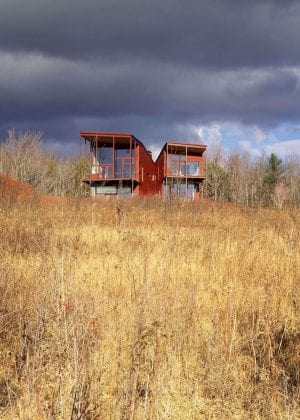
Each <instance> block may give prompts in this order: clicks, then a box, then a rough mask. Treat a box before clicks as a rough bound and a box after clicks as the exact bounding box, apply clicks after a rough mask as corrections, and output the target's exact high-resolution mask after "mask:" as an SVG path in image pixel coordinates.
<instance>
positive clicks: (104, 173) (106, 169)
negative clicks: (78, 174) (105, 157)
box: [86, 158, 136, 180]
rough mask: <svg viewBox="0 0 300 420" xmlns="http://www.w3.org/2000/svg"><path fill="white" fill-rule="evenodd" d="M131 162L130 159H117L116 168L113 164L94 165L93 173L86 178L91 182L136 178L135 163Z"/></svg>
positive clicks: (92, 167)
mask: <svg viewBox="0 0 300 420" xmlns="http://www.w3.org/2000/svg"><path fill="white" fill-rule="evenodd" d="M130 160H131V159H130V158H122V159H116V160H115V165H114V166H113V165H112V164H97V165H92V166H91V172H90V174H88V175H87V177H86V178H87V179H91V180H105V179H106V180H110V179H111V180H113V179H132V178H135V177H136V176H135V175H136V174H135V163H131V162H130Z"/></svg>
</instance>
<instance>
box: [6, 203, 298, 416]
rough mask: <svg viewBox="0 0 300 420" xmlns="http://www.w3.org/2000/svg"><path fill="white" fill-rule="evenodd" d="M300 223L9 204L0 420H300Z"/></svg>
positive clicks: (173, 211) (280, 214)
mask: <svg viewBox="0 0 300 420" xmlns="http://www.w3.org/2000/svg"><path fill="white" fill-rule="evenodd" d="M299 285H300V212H299V211H296V210H289V209H285V210H276V211H275V210H250V209H235V208H232V207H229V208H226V207H219V208H214V207H212V206H208V207H207V206H206V208H203V207H201V206H200V207H197V206H194V205H192V204H179V203H173V204H170V203H163V202H158V201H155V200H154V201H152V200H150V201H149V200H148V201H143V200H142V201H134V200H128V201H104V202H103V201H94V202H93V201H91V200H89V199H85V200H83V199H82V200H66V201H62V200H60V201H58V202H55V200H50V201H49V202H47V201H45V200H43V201H41V200H39V199H38V198H36V197H35V198H34V199H32V200H30V201H29V202H27V203H26V202H25V201H24V202H23V203H20V202H19V203H12V202H11V200H10V201H7V202H6V201H5V200H2V203H1V205H0V334H1V335H0V418H1V419H249V418H251V419H252V418H253V419H258V418H262V419H278V418H279V419H296V418H299V417H300V411H299V399H300V376H299V372H300V288H299Z"/></svg>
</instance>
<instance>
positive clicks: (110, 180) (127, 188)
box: [80, 132, 206, 200]
mask: <svg viewBox="0 0 300 420" xmlns="http://www.w3.org/2000/svg"><path fill="white" fill-rule="evenodd" d="M80 140H81V142H80V144H81V149H82V141H83V142H84V147H85V153H86V151H87V150H86V149H87V145H88V154H89V160H90V165H91V170H90V172H89V174H87V175H86V176H85V177H84V179H83V182H85V183H87V184H89V185H90V187H91V194H92V196H103V195H104V196H107V195H120V196H126V195H159V196H162V197H180V198H187V199H195V200H196V199H197V198H198V197H199V191H200V185H201V183H202V182H203V181H204V179H205V178H206V166H205V157H204V156H203V154H204V152H205V150H206V146H204V145H200V144H189V143H183V142H173V141H169V142H167V143H166V144H165V145H164V147H163V148H162V150H161V152H160V154H159V156H158V158H157V159H156V161H155V162H154V161H153V159H152V153H151V152H150V151H149V150H147V149H146V148H145V146H144V145H143V143H142V142H141V141H140V140H138V139H137V138H136V137H135V136H134V135H132V134H129V133H105V132H93V133H90V132H82V133H80Z"/></svg>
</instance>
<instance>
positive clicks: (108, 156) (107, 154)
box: [98, 145, 113, 165]
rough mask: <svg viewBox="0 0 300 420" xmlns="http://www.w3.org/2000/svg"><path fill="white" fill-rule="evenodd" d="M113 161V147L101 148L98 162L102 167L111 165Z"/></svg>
mask: <svg viewBox="0 0 300 420" xmlns="http://www.w3.org/2000/svg"><path fill="white" fill-rule="evenodd" d="M112 161H113V148H112V146H110V145H108V146H101V147H99V148H98V162H99V163H100V164H102V165H111V164H112Z"/></svg>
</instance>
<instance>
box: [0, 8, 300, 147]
mask: <svg viewBox="0 0 300 420" xmlns="http://www.w3.org/2000/svg"><path fill="white" fill-rule="evenodd" d="M299 23H300V5H299V2H298V1H291V0H290V1H289V0H285V1H279V0H278V1H275V0H274V1H271V0H252V1H246V0H245V1H243V0H226V1H224V0H202V1H200V0H189V1H182V0H172V1H171V0H164V1H158V0H152V1H142V0H122V1H121V0H86V1H79V0H73V1H67V0H51V1H50V0H43V1H42V0H27V1H26V2H24V0H22V1H21V0H2V1H1V3H0V99H1V100H0V135H1V136H2V137H3V132H4V131H6V130H7V129H9V128H11V127H12V126H15V127H17V128H38V129H45V131H46V133H47V135H48V138H49V139H52V140H53V139H59V138H63V139H64V140H65V141H67V140H68V139H70V141H71V138H74V136H75V135H77V133H78V131H79V130H80V128H84V129H89V128H90V129H91V130H94V129H95V130H99V129H116V130H122V129H123V130H128V131H135V130H138V132H137V134H139V133H142V135H143V133H145V132H147V131H148V132H152V133H153V137H154V138H156V136H157V132H158V131H159V130H160V131H161V132H166V135H167V130H166V127H169V132H172V130H174V126H176V124H185V123H190V122H195V123H197V122H198V123H209V122H211V121H214V120H222V121H226V120H228V121H238V122H242V123H245V124H257V125H272V124H274V125H276V124H280V123H281V122H282V121H286V120H288V121H298V120H299V103H300V90H299V80H300V72H299V68H300V49H299V47H298V42H299V39H300V24H299ZM89 124H90V125H89ZM157 127H159V130H158V128H157ZM150 136H151V135H150ZM53 141H54V140H53Z"/></svg>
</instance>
